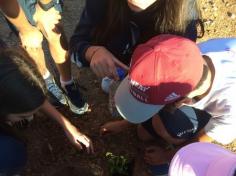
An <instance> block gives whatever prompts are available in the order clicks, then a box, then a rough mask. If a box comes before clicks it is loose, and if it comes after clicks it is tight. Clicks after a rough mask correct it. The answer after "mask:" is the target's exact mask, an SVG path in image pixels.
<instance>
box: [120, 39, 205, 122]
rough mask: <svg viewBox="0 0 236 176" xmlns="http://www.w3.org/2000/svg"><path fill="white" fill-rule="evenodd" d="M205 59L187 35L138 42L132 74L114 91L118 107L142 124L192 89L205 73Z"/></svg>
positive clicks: (133, 58)
mask: <svg viewBox="0 0 236 176" xmlns="http://www.w3.org/2000/svg"><path fill="white" fill-rule="evenodd" d="M203 64H204V60H203V58H202V56H201V53H200V50H199V49H198V47H197V45H196V44H195V43H194V42H192V41H191V40H189V39H187V38H183V37H180V36H175V35H159V36H156V37H153V38H152V39H150V40H149V41H148V42H146V43H144V44H141V45H139V46H138V47H137V48H136V49H135V51H134V53H133V56H132V61H131V66H130V71H129V75H128V76H127V77H126V78H125V79H124V80H123V81H122V82H121V84H120V86H119V87H118V89H117V91H116V94H115V103H116V107H117V110H118V111H119V113H120V114H121V116H122V117H123V118H125V119H126V120H128V121H130V122H132V123H141V122H143V121H146V120H148V119H149V118H151V117H152V116H153V115H155V114H156V113H157V112H158V111H159V110H160V109H161V108H162V107H163V106H164V105H166V104H169V103H172V102H174V101H176V100H177V99H179V98H181V97H184V96H186V95H187V94H188V93H190V92H191V91H193V89H194V88H195V87H196V85H197V84H198V82H199V81H200V79H201V77H202V73H203Z"/></svg>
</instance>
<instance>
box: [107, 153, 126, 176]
mask: <svg viewBox="0 0 236 176" xmlns="http://www.w3.org/2000/svg"><path fill="white" fill-rule="evenodd" d="M106 158H107V160H108V169H109V172H110V175H112V176H113V175H123V176H125V175H128V160H127V158H125V157H124V156H116V155H114V154H113V153H111V152H107V153H106Z"/></svg>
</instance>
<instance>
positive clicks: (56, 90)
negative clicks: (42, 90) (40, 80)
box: [45, 76, 67, 105]
mask: <svg viewBox="0 0 236 176" xmlns="http://www.w3.org/2000/svg"><path fill="white" fill-rule="evenodd" d="M45 83H46V87H47V90H48V91H49V92H50V93H51V95H52V96H53V97H54V98H55V99H56V100H57V101H58V102H60V103H61V104H63V105H67V100H66V96H65V94H64V93H63V91H62V90H61V89H60V87H59V86H58V85H57V84H56V82H55V80H54V78H53V77H52V76H50V77H49V78H47V79H45Z"/></svg>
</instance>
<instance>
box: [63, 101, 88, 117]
mask: <svg viewBox="0 0 236 176" xmlns="http://www.w3.org/2000/svg"><path fill="white" fill-rule="evenodd" d="M67 102H68V106H69V108H70V110H71V111H72V112H73V113H75V114H78V115H83V114H85V113H86V112H88V110H89V105H88V103H85V104H84V106H83V107H81V108H78V107H76V106H75V105H74V104H73V103H72V102H71V101H70V100H67Z"/></svg>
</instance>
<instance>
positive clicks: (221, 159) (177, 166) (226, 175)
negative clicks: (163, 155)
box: [169, 142, 236, 176]
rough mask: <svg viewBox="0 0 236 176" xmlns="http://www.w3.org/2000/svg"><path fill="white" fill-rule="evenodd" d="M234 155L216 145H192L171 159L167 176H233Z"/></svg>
mask: <svg viewBox="0 0 236 176" xmlns="http://www.w3.org/2000/svg"><path fill="white" fill-rule="evenodd" d="M234 174H236V154H235V153H232V152H230V151H228V150H226V149H224V148H222V147H220V146H218V145H216V144H211V143H201V142H197V143H193V144H190V145H187V146H185V147H183V148H181V149H180V150H179V151H178V152H177V153H176V154H175V156H174V157H173V159H172V161H171V164H170V168H169V176H235V175H234Z"/></svg>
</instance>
